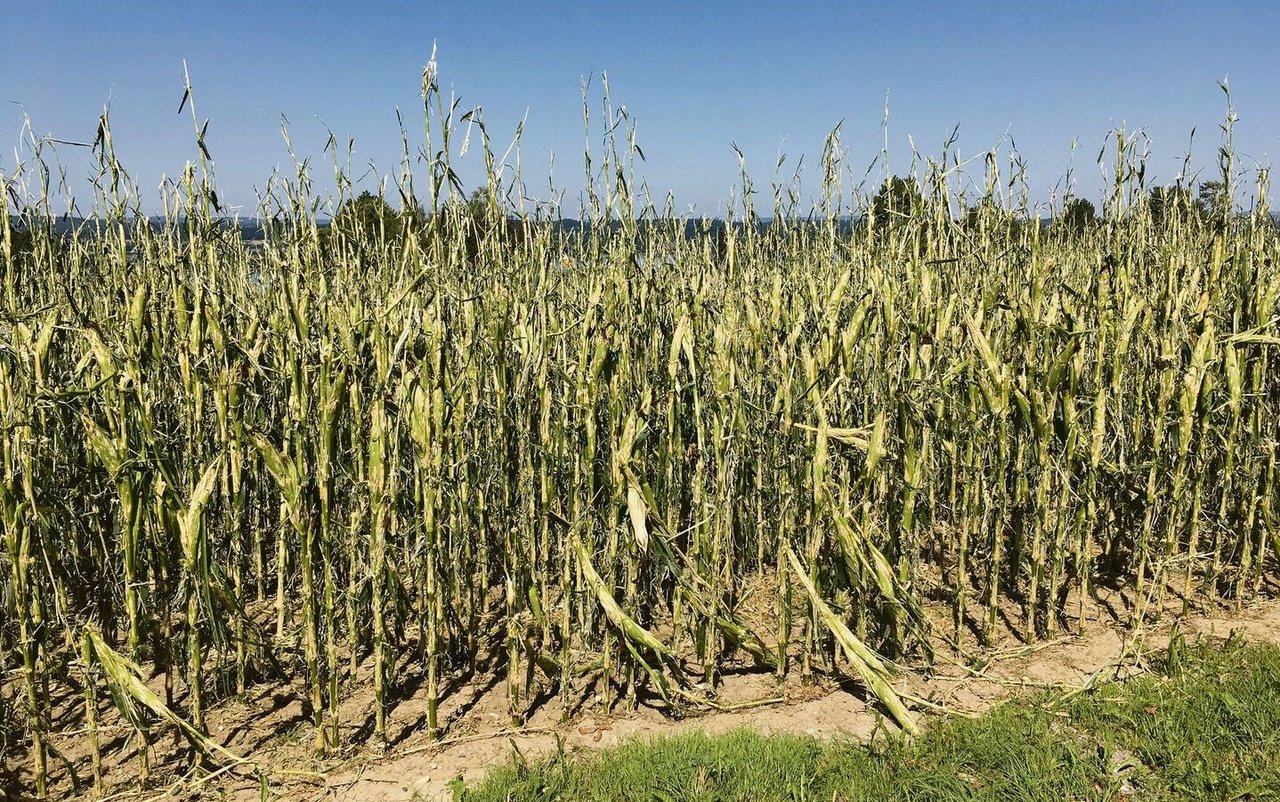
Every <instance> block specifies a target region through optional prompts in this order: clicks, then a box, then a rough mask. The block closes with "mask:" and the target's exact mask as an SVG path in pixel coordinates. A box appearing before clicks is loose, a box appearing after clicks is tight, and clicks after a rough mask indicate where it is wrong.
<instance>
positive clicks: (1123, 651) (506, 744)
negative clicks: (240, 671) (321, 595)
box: [0, 590, 1280, 802]
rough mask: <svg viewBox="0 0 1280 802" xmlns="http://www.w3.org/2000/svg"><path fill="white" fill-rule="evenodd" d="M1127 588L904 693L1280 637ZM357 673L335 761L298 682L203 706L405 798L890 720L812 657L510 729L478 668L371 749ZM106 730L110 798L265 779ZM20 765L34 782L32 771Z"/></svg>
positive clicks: (592, 695)
mask: <svg viewBox="0 0 1280 802" xmlns="http://www.w3.org/2000/svg"><path fill="white" fill-rule="evenodd" d="M1128 594H1129V591H1125V590H1103V591H1101V592H1099V593H1098V594H1097V597H1096V601H1095V600H1092V599H1091V600H1090V601H1089V603H1088V604H1087V605H1085V606H1084V607H1083V609H1082V612H1083V613H1084V620H1085V627H1084V631H1083V633H1082V634H1068V635H1062V636H1059V637H1055V638H1052V639H1047V640H1041V641H1040V642H1037V643H1034V644H1032V645H1027V644H1026V643H1025V642H1024V639H1023V637H1022V635H1021V633H1020V632H1019V631H1018V629H1017V626H1016V624H1015V623H1014V622H1015V621H1016V614H1015V611H1012V610H1010V611H1006V612H1007V613H1009V614H1008V615H1004V616H1002V620H1003V622H1004V628H1003V629H1002V630H1001V631H1000V634H999V638H998V640H997V642H995V643H993V644H990V645H989V646H988V647H986V648H978V647H977V646H976V644H975V643H973V641H972V636H970V640H969V642H968V643H966V644H965V647H966V648H961V649H957V648H955V646H954V644H952V645H944V644H940V645H939V646H938V649H937V652H936V655H935V659H934V662H933V664H932V665H931V666H930V665H914V666H906V667H904V669H903V671H902V674H901V676H900V677H899V678H898V681H897V682H896V687H897V688H898V689H899V690H900V692H903V693H904V695H905V696H906V697H907V698H908V699H913V700H914V701H911V702H909V705H910V706H911V707H913V708H914V709H915V710H916V711H917V712H916V715H917V717H918V718H919V719H920V720H921V721H922V723H927V721H928V720H929V719H930V718H931V717H936V716H941V715H970V714H974V713H978V712H981V711H982V710H985V709H987V708H989V707H991V706H992V705H994V704H996V703H998V702H1000V701H1001V700H1004V699H1006V698H1008V697H1009V696H1010V695H1011V694H1015V693H1018V692H1021V691H1029V690H1036V689H1040V690H1043V689H1048V690H1051V691H1058V692H1061V693H1064V694H1065V693H1071V692H1075V691H1078V690H1080V689H1082V688H1084V687H1085V686H1087V685H1089V684H1091V683H1093V682H1097V681H1104V680H1107V679H1112V678H1115V677H1117V676H1126V675H1132V674H1134V673H1138V672H1141V671H1143V670H1144V657H1145V655H1146V654H1148V653H1149V652H1150V651H1151V650H1153V649H1159V648H1161V647H1163V646H1164V645H1166V644H1167V643H1168V641H1169V639H1170V637H1171V636H1172V635H1173V634H1174V633H1175V632H1177V633H1181V634H1182V635H1184V636H1186V637H1189V638H1190V637H1195V636H1206V637H1212V638H1225V637H1226V636H1227V635H1228V634H1229V633H1231V632H1237V633H1239V634H1240V635H1242V636H1243V637H1245V638H1246V639H1251V640H1280V601H1278V600H1276V599H1275V598H1274V596H1275V594H1274V593H1268V594H1267V595H1266V596H1264V597H1260V598H1258V599H1256V600H1255V601H1253V602H1251V603H1250V604H1248V605H1245V606H1243V607H1222V606H1216V605H1214V606H1211V607H1208V608H1201V609H1194V610H1192V611H1191V612H1188V613H1185V614H1184V613H1183V608H1184V604H1183V601H1182V599H1181V598H1179V597H1176V596H1175V595H1170V596H1169V597H1168V598H1167V601H1166V603H1165V605H1164V609H1163V610H1162V611H1161V615H1160V616H1159V620H1157V621H1155V622H1154V623H1151V622H1149V623H1148V624H1146V625H1145V626H1143V627H1134V626H1131V625H1128V624H1126V623H1122V622H1126V621H1129V620H1130V619H1131V618H1132V616H1131V612H1132V604H1133V600H1132V599H1131V598H1130V597H1129V595H1128ZM1067 607H1068V609H1075V608H1072V606H1071V605H1070V604H1068V606H1067ZM1078 607H1079V606H1078V605H1077V608H1078ZM937 612H938V613H939V620H938V622H937V623H938V627H937V630H938V631H939V632H944V631H949V629H950V622H949V620H948V619H949V615H948V614H947V613H945V612H944V611H942V610H938V611H937ZM1064 624H1065V625H1066V626H1065V628H1067V629H1069V630H1070V631H1071V632H1072V633H1078V632H1079V630H1080V629H1081V628H1080V626H1079V621H1078V620H1076V619H1072V620H1068V621H1065V622H1064ZM407 659H408V658H407ZM794 673H798V672H794ZM355 684H356V687H357V688H358V690H357V692H355V693H353V694H351V695H349V696H348V697H347V698H346V699H345V700H344V702H343V707H342V719H343V721H344V722H347V724H346V725H345V727H344V729H343V741H344V743H345V744H346V745H347V746H346V748H345V750H344V751H343V753H342V754H341V755H338V756H335V757H333V758H331V759H328V760H317V759H315V758H314V757H312V733H313V731H312V728H311V726H310V723H309V721H308V718H307V716H306V715H304V710H303V708H302V704H301V700H302V699H303V698H304V696H305V691H304V689H303V688H302V687H301V685H300V684H298V685H296V686H288V685H276V686H259V687H257V688H255V689H254V690H253V691H252V692H251V695H250V697H249V698H248V699H245V700H227V701H224V702H221V703H219V704H217V705H216V706H214V707H213V709H211V710H210V711H209V713H208V726H209V730H210V733H211V734H212V735H213V737H214V738H215V739H216V740H217V741H219V742H221V743H223V744H225V745H226V746H227V748H228V749H229V750H230V751H232V752H234V753H235V754H237V755H241V756H243V757H244V758H246V760H247V761H249V762H251V763H254V764H257V765H258V766H259V767H261V769H262V770H263V772H264V773H265V775H266V776H267V777H268V778H269V782H270V789H271V793H272V798H276V799H290V800H295V799H296V800H351V801H352V802H356V801H357V800H358V801H359V802H366V801H367V802H410V801H411V800H437V799H446V800H447V799H450V798H451V796H452V788H451V784H452V783H454V782H456V781H457V780H459V779H460V780H461V781H463V782H466V783H473V782H475V781H477V780H478V779H480V778H481V777H482V776H483V774H484V773H485V771H486V770H487V769H489V768H491V767H493V766H494V765H497V764H500V763H503V762H505V761H507V760H509V759H510V757H511V755H512V753H513V750H518V751H519V753H520V754H521V755H523V756H524V757H525V758H526V759H529V760H537V759H539V758H542V757H546V756H548V755H550V754H553V753H554V752H555V751H556V750H557V749H560V748H563V749H564V750H566V751H567V752H570V753H573V752H579V751H583V750H594V749H601V748H607V747H611V746H616V745H618V744H620V743H623V742H625V741H628V740H632V739H636V738H650V737H655V736H661V735H670V734H676V733H682V732H688V731H691V730H700V731H702V732H705V733H708V734H715V733H723V732H727V731H731V730H734V729H738V728H742V727H748V728H751V729H754V730H757V731H759V732H762V733H765V734H771V733H791V734H806V735H813V736H819V737H835V736H843V737H851V738H857V739H867V738H869V737H871V735H872V734H873V732H875V730H876V729H877V728H890V727H892V724H891V723H890V722H889V721H887V720H886V719H885V718H884V717H883V716H882V714H881V713H880V712H878V710H877V708H876V707H875V706H874V703H873V702H871V701H869V700H868V698H867V697H866V695H865V692H864V690H863V688H862V687H861V685H860V684H858V683H857V682H856V681H854V680H848V679H843V678H842V677H841V676H840V675H839V674H838V673H833V672H824V671H821V670H815V674H814V677H813V681H812V682H811V683H810V684H808V685H805V684H802V683H801V682H800V681H799V680H798V679H789V680H787V681H786V682H783V683H779V682H778V681H777V679H776V678H775V676H774V675H773V674H772V673H771V672H767V671H761V670H758V669H749V668H745V667H744V668H742V669H740V670H735V671H730V672H726V673H724V674H723V675H722V676H721V678H720V684H719V685H718V687H717V692H716V700H717V703H718V704H719V706H720V707H721V709H719V710H710V711H706V712H698V713H695V714H689V715H687V716H685V717H682V718H677V717H673V716H672V715H670V711H669V710H668V709H666V707H665V705H663V704H661V702H660V700H652V699H645V698H641V699H638V700H636V702H637V703H636V704H635V705H634V707H633V708H632V709H630V710H628V709H627V705H626V704H625V702H624V700H616V699H613V700H611V702H612V703H613V704H612V706H611V710H610V712H608V713H606V712H605V708H604V700H603V699H602V698H601V697H600V696H599V693H598V689H597V688H595V687H594V686H593V685H591V684H587V685H585V686H584V687H582V688H580V689H576V690H577V691H578V695H577V696H576V697H575V705H576V706H575V707H574V708H573V709H572V710H571V715H570V717H569V720H568V721H567V722H564V721H562V708H561V704H560V701H559V699H558V698H557V697H555V696H551V697H550V698H546V699H540V700H536V702H535V704H534V706H533V708H532V713H531V714H530V716H529V718H528V720H527V721H526V722H525V725H524V726H523V727H522V728H516V727H513V726H512V724H511V721H510V717H509V713H508V701H507V689H506V682H505V679H504V678H503V677H500V676H497V675H486V676H475V677H471V678H463V679H458V680H455V681H454V683H453V684H452V685H448V686H446V694H445V695H444V698H442V700H441V708H440V716H441V720H442V722H444V723H445V725H446V726H445V734H444V737H443V738H442V739H441V740H439V741H435V742H433V741H431V740H430V739H429V738H428V737H427V733H426V726H425V724H426V707H425V702H424V700H423V699H422V698H421V695H420V694H415V690H416V685H417V683H416V681H415V678H414V677H413V675H411V674H410V675H409V676H408V677H407V681H404V682H402V683H401V686H402V688H403V691H404V693H403V694H402V698H400V700H399V701H397V703H396V704H395V706H394V707H393V708H392V709H391V710H390V711H389V712H388V723H387V731H388V740H389V745H388V747H387V748H386V749H385V750H382V751H378V750H374V749H372V748H371V747H369V746H368V744H369V743H371V742H372V737H371V736H372V731H373V721H372V704H371V701H372V692H371V690H370V689H369V687H368V683H367V682H364V683H361V682H357V683H355ZM59 707H60V708H65V709H62V710H55V711H51V714H52V717H53V721H54V724H55V727H56V726H57V722H58V721H59V720H60V719H61V720H65V721H67V722H68V723H71V722H73V721H75V719H77V718H78V717H79V714H78V713H77V712H76V711H77V708H79V711H82V710H83V701H82V697H81V696H80V695H79V694H78V693H75V692H72V691H71V690H68V693H67V694H66V697H65V698H64V699H63V701H62V703H61V704H60V705H59ZM104 709H105V708H104ZM79 723H80V722H78V721H75V724H79ZM101 739H102V750H103V758H104V764H105V766H106V769H107V773H106V776H107V781H108V786H109V790H108V792H107V798H108V799H113V800H125V799H147V800H149V799H153V798H155V799H158V798H160V797H164V798H169V799H172V798H174V797H177V798H190V799H212V798H219V799H233V800H244V802H248V801H249V800H258V799H259V798H260V787H259V784H258V782H257V781H256V780H254V779H253V777H252V776H251V773H250V772H249V771H247V770H246V769H245V767H244V766H241V767H236V768H232V769H229V770H224V771H221V772H217V773H215V775H214V776H209V775H208V773H207V772H206V773H203V776H199V777H197V775H196V774H194V773H190V772H189V773H187V774H185V775H179V774H175V773H174V772H175V771H177V770H178V769H179V767H182V766H189V765H191V759H190V758H191V755H190V752H189V749H188V747H187V746H186V744H185V742H182V741H180V740H179V739H177V737H176V736H175V735H172V734H165V735H164V736H163V737H162V738H161V739H159V742H157V743H155V744H153V747H152V769H151V770H152V775H151V779H150V781H149V782H147V783H145V784H142V783H139V782H138V780H137V766H138V759H137V755H136V746H135V744H133V743H132V742H131V738H130V731H129V730H128V728H127V727H125V726H122V725H121V724H120V723H119V722H115V723H113V722H112V720H111V717H110V714H109V713H108V714H106V715H105V716H104V719H103V721H102V726H101ZM51 740H52V745H53V746H54V748H55V749H56V750H57V751H58V753H59V754H60V755H61V756H62V758H58V757H55V758H52V759H51V760H50V771H51V773H53V774H54V775H55V777H58V786H59V788H60V789H61V791H62V792H63V793H64V794H65V795H67V796H73V793H68V792H71V790H72V789H71V787H70V782H69V773H68V772H67V770H66V767H67V766H68V765H74V766H75V768H76V770H77V772H78V773H79V779H80V781H81V782H82V783H84V784H86V785H89V784H91V777H89V776H87V774H88V760H87V756H88V744H87V737H86V735H85V730H84V729H83V727H82V726H80V727H78V728H77V727H75V725H74V724H73V726H72V727H68V728H64V731H63V734H62V735H60V736H57V737H54V738H52V739H51ZM10 762H15V763H16V762H17V761H10ZM246 765H247V764H246ZM25 773H26V767H25V766H6V767H5V771H4V774H6V775H8V781H7V783H4V784H0V790H2V789H3V788H4V787H6V786H7V787H9V788H11V789H12V788H22V787H23V784H24V783H23V779H24V777H23V775H24V774H25ZM25 779H26V780H28V781H29V779H30V778H29V775H26V777H25ZM15 782H16V783H18V784H17V785H14V784H13V783H15ZM28 787H29V786H28ZM11 793H12V791H11ZM3 796H4V795H3V793H0V798H3ZM19 798H21V797H19Z"/></svg>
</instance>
